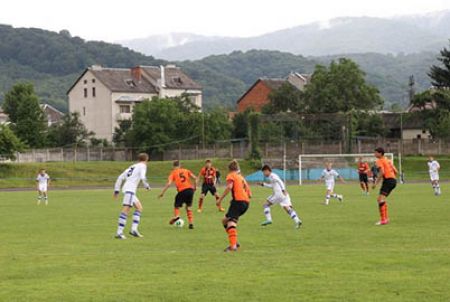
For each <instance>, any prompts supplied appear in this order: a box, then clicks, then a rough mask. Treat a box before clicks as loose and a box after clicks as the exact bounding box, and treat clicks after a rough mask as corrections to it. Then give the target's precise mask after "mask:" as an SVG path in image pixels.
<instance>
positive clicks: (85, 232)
mask: <svg viewBox="0 0 450 302" xmlns="http://www.w3.org/2000/svg"><path fill="white" fill-rule="evenodd" d="M221 189H222V188H221ZM289 189H290V192H291V197H292V199H293V201H294V204H295V206H296V208H297V210H298V212H299V214H300V216H301V217H302V218H303V220H304V227H303V228H302V229H301V230H295V229H294V228H293V224H292V221H291V220H290V219H289V217H287V215H286V214H285V213H283V212H282V211H281V209H280V208H278V207H275V208H274V209H273V211H272V213H273V216H274V224H273V225H271V226H269V227H267V228H262V227H260V226H259V223H260V222H261V221H262V220H263V215H262V208H261V204H262V202H263V200H264V198H265V197H266V196H267V195H269V194H270V191H269V190H267V189H263V188H259V187H258V188H253V191H254V195H255V196H254V199H253V201H252V204H251V207H250V209H249V211H248V213H247V214H246V215H245V216H244V217H242V219H241V222H240V225H239V229H238V230H239V240H240V242H241V244H242V249H241V251H240V252H238V253H234V254H224V253H223V252H222V249H223V248H224V247H225V246H226V245H227V241H226V236H225V233H224V231H223V228H222V226H221V225H220V219H221V216H222V215H221V214H220V213H218V212H216V211H215V210H214V207H213V201H212V199H211V197H209V198H208V200H207V203H206V210H205V212H204V213H202V214H201V215H199V214H196V217H195V218H196V229H195V230H193V231H191V230H188V229H187V228H183V229H176V228H174V227H171V226H169V225H168V224H167V222H168V220H169V218H170V216H171V214H172V208H171V206H172V198H173V194H174V190H171V191H169V192H168V194H167V196H166V197H165V198H164V199H163V200H158V199H156V196H157V194H158V193H159V190H155V191H151V192H143V191H141V192H139V196H140V198H141V200H142V202H143V204H144V208H145V209H144V214H143V217H142V224H141V232H142V233H143V234H144V235H145V238H142V239H128V240H125V241H118V240H114V239H112V236H113V234H114V231H115V229H116V221H117V216H118V213H119V210H120V204H119V202H115V201H113V200H112V199H111V192H110V191H107V190H85V191H54V192H50V205H49V206H47V207H45V206H42V205H41V206H36V204H35V193H33V192H0V210H1V213H2V223H1V224H0V234H1V235H0V236H1V237H0V238H1V242H0V244H1V245H0V301H8V302H10V301H133V302H136V301H215V302H219V301H389V302H391V301H450V290H449V284H448V281H449V280H450V257H449V255H450V232H449V217H450V216H449V213H450V212H449V210H450V209H449V207H450V199H449V197H448V196H449V195H448V194H449V193H448V192H449V191H450V188H448V186H447V185H445V186H443V193H444V195H442V196H440V197H435V196H433V194H432V190H431V188H430V187H429V185H425V184H417V185H403V186H399V187H398V189H397V190H396V191H394V193H393V195H392V198H390V200H391V201H390V216H391V221H392V222H391V224H390V225H388V226H384V227H376V226H374V225H373V223H374V222H375V221H376V220H377V218H378V216H377V207H376V202H375V194H372V195H371V196H369V197H365V196H362V195H361V193H360V191H359V189H358V188H357V186H355V185H350V184H348V185H338V186H337V191H338V192H339V193H343V194H345V197H346V200H345V202H344V204H342V205H341V204H338V203H337V202H334V201H332V202H331V204H330V206H328V207H324V206H322V205H320V202H321V201H322V198H323V193H324V192H323V186H322V185H307V186H303V187H301V188H299V187H293V186H292V187H290V188H289Z"/></svg>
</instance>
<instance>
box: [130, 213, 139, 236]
mask: <svg viewBox="0 0 450 302" xmlns="http://www.w3.org/2000/svg"><path fill="white" fill-rule="evenodd" d="M140 221H141V212H140V211H138V210H136V211H134V213H133V224H132V225H131V231H133V232H137V230H138V226H139V222H140Z"/></svg>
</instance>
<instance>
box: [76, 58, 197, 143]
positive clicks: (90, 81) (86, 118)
mask: <svg viewBox="0 0 450 302" xmlns="http://www.w3.org/2000/svg"><path fill="white" fill-rule="evenodd" d="M67 94H68V98H69V111H70V112H79V113H80V119H81V121H82V122H83V123H84V125H85V126H86V128H87V129H88V130H89V131H93V132H95V135H96V137H97V138H101V139H106V140H108V141H112V138H113V135H114V129H115V128H116V127H118V125H119V122H120V121H122V120H129V119H131V117H132V112H133V107H134V106H135V105H136V104H138V103H140V102H142V101H143V100H150V99H152V98H153V97H161V98H164V97H177V96H181V95H187V96H188V97H190V98H191V100H192V102H193V103H194V104H196V105H197V106H198V107H199V108H201V107H202V87H201V86H200V85H199V84H198V83H196V82H195V81H194V80H192V79H191V78H190V77H189V76H188V75H186V74H185V73H184V72H183V71H182V70H181V69H180V68H179V67H177V66H175V65H167V66H136V67H133V68H105V67H101V66H98V65H94V66H91V67H89V68H87V69H86V70H85V71H84V72H83V73H82V74H81V75H80V76H79V77H78V79H77V80H76V81H75V83H74V84H73V85H72V87H70V89H69V90H68V92H67Z"/></svg>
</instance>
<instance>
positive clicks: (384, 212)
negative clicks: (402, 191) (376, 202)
mask: <svg viewBox="0 0 450 302" xmlns="http://www.w3.org/2000/svg"><path fill="white" fill-rule="evenodd" d="M383 217H384V220H388V219H389V217H388V206H387V203H386V202H385V203H384V205H383Z"/></svg>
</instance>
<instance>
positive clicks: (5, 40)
mask: <svg viewBox="0 0 450 302" xmlns="http://www.w3.org/2000/svg"><path fill="white" fill-rule="evenodd" d="M0 41H2V43H0V102H1V101H2V98H3V96H4V94H5V93H6V92H7V91H8V90H9V89H10V88H11V87H12V85H13V84H14V83H16V82H19V81H28V82H32V83H34V85H35V87H36V91H37V94H38V95H39V97H40V99H41V101H42V102H46V103H50V104H51V105H54V106H55V107H57V108H58V109H60V110H62V111H66V110H67V100H66V91H67V90H68V89H69V87H70V86H71V85H72V84H73V82H74V81H75V79H76V78H77V77H78V76H79V75H80V73H81V72H82V71H83V70H84V69H85V68H86V67H88V66H90V65H93V64H101V65H103V66H107V67H130V66H135V65H161V64H167V63H168V61H164V60H158V59H155V58H153V57H150V56H145V55H143V54H140V53H137V52H135V51H132V50H130V49H128V48H125V47H122V46H120V45H116V44H108V43H104V42H92V41H84V40H83V39H81V38H79V37H71V36H70V33H68V32H67V31H61V32H60V33H56V32H51V31H45V30H41V29H35V28H28V29H27V28H13V27H11V26H7V25H0ZM446 45H447V43H442V44H441V45H439V47H437V48H436V49H434V51H432V52H421V53H416V54H398V55H392V54H387V55H386V54H377V53H365V54H346V55H332V56H320V57H304V56H301V55H294V54H291V53H286V52H280V51H268V50H250V51H247V52H242V51H235V52H232V53H230V54H227V55H214V56H209V57H206V58H203V59H201V60H196V61H192V60H191V61H180V62H176V64H177V65H180V66H181V67H182V68H183V69H184V70H185V71H186V72H187V73H188V74H189V75H190V76H191V77H192V78H193V79H195V80H196V81H198V82H199V83H200V84H201V85H202V86H203V88H204V90H203V92H204V105H205V108H206V109H208V108H212V107H214V106H222V107H227V108H230V109H234V108H235V105H236V103H235V102H236V100H237V99H238V97H239V96H240V95H241V94H242V93H244V92H245V91H246V89H248V87H249V86H250V85H251V84H253V83H254V81H255V80H256V79H258V78H259V77H284V76H286V75H288V74H289V73H290V72H291V71H297V72H302V73H311V72H312V71H313V70H314V67H315V65H316V64H328V63H329V62H330V61H331V60H335V59H337V58H339V57H343V56H344V57H348V58H350V59H352V60H354V61H356V62H357V63H358V64H360V66H361V68H362V69H363V70H364V71H365V72H366V74H367V80H368V82H369V83H371V84H373V85H375V86H377V87H378V88H379V90H380V91H381V94H382V96H383V97H384V99H385V100H386V105H387V107H389V106H390V105H391V104H394V103H396V104H402V105H406V104H407V102H408V100H407V89H408V87H407V83H408V78H409V76H410V75H415V77H416V81H417V90H418V91H420V90H423V89H426V88H428V87H429V86H430V81H429V79H428V77H427V72H428V69H429V67H430V66H431V65H432V64H435V63H436V56H437V52H438V50H439V49H440V48H442V47H443V46H446Z"/></svg>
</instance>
